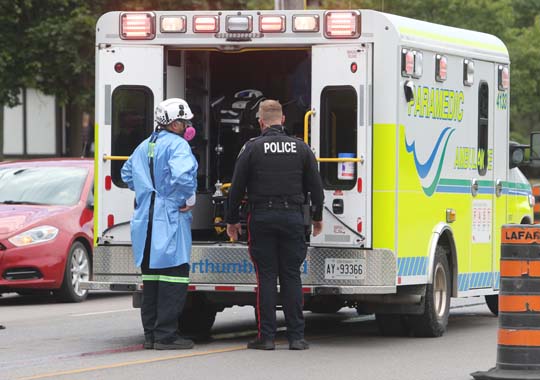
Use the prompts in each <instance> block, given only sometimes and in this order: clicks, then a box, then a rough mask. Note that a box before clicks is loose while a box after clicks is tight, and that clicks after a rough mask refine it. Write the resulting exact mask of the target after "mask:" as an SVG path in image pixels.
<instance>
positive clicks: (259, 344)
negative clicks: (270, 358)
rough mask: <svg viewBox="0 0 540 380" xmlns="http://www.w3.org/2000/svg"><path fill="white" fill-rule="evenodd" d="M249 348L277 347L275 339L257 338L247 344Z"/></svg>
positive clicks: (266, 348) (270, 348)
mask: <svg viewBox="0 0 540 380" xmlns="http://www.w3.org/2000/svg"><path fill="white" fill-rule="evenodd" d="M247 348H249V349H252V350H273V349H275V348H276V345H275V343H274V340H273V339H269V338H257V339H255V340H252V341H251V342H249V343H248V344H247Z"/></svg>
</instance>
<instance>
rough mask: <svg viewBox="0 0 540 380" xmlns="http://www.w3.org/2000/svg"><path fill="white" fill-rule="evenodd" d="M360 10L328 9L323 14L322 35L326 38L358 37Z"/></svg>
mask: <svg viewBox="0 0 540 380" xmlns="http://www.w3.org/2000/svg"><path fill="white" fill-rule="evenodd" d="M360 29H361V20H360V12H358V11H347V12H338V11H330V12H326V13H325V15H324V36H325V37H326V38H358V37H360Z"/></svg>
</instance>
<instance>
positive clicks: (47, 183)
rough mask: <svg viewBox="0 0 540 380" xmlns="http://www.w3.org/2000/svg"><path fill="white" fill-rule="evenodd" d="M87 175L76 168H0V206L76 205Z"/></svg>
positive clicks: (85, 171)
mask: <svg viewBox="0 0 540 380" xmlns="http://www.w3.org/2000/svg"><path fill="white" fill-rule="evenodd" d="M87 175H88V170H87V169H85V168H78V167H65V166H62V167H51V166H37V167H7V168H0V203H4V204H43V205H65V206H71V205H74V204H76V203H77V202H79V199H80V197H81V192H82V189H83V186H84V182H85V180H86V176H87Z"/></svg>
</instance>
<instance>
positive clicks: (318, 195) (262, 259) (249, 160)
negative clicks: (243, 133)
mask: <svg viewBox="0 0 540 380" xmlns="http://www.w3.org/2000/svg"><path fill="white" fill-rule="evenodd" d="M284 121H285V117H284V116H283V111H282V108H281V104H279V102H278V101H276V100H270V99H269V100H265V101H263V102H261V103H260V105H259V125H260V128H261V135H260V136H259V137H255V138H252V139H251V140H249V141H248V142H247V143H246V144H245V145H244V147H243V148H242V150H241V151H240V153H239V155H238V158H237V159H236V166H235V168H234V175H233V179H232V185H231V188H230V190H229V212H228V215H227V234H228V235H229V236H230V237H231V238H232V239H233V240H237V239H238V235H239V234H240V233H241V232H242V230H241V225H240V223H239V212H238V206H239V205H240V202H241V200H242V198H243V197H244V193H245V192H246V190H247V194H248V202H249V207H250V212H249V215H248V222H247V228H248V244H249V250H250V255H251V259H252V261H253V263H254V265H255V271H256V274H257V283H258V286H257V305H256V308H257V316H258V320H259V325H258V335H257V338H256V339H255V340H253V341H251V342H249V343H248V346H247V347H248V348H250V349H258V350H273V349H274V348H275V343H274V338H275V334H276V302H277V298H278V295H277V283H276V282H277V278H278V277H279V285H280V293H281V299H282V303H283V312H284V314H285V322H286V324H287V337H288V340H289V349H291V350H305V349H308V348H309V344H308V343H307V342H306V341H305V339H304V315H303V294H302V282H301V278H300V266H301V265H302V263H303V262H304V260H305V258H306V253H307V246H306V240H305V235H306V233H305V225H304V216H303V212H302V209H303V204H304V203H305V200H306V194H307V193H310V194H311V201H312V203H313V216H312V223H313V235H314V236H317V235H318V234H319V233H320V232H321V231H322V208H323V200H324V195H323V187H322V181H321V177H320V175H319V170H318V168H317V161H316V159H315V156H314V154H313V152H312V151H311V149H310V147H309V146H308V145H307V144H306V143H304V142H303V141H302V140H300V139H297V138H295V137H289V136H287V135H286V134H285V129H284V127H283V123H284Z"/></svg>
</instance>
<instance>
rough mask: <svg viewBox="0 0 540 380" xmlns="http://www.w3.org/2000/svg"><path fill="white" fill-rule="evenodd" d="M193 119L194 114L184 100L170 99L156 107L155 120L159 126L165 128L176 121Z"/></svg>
mask: <svg viewBox="0 0 540 380" xmlns="http://www.w3.org/2000/svg"><path fill="white" fill-rule="evenodd" d="M191 119H193V113H192V112H191V109H190V108H189V105H188V104H187V102H186V101H185V100H184V99H180V98H170V99H167V100H164V101H162V102H161V103H159V104H158V105H157V107H156V110H155V112H154V120H155V121H156V123H157V124H158V125H161V126H165V125H169V124H171V123H172V122H173V121H175V120H182V121H187V120H191Z"/></svg>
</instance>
